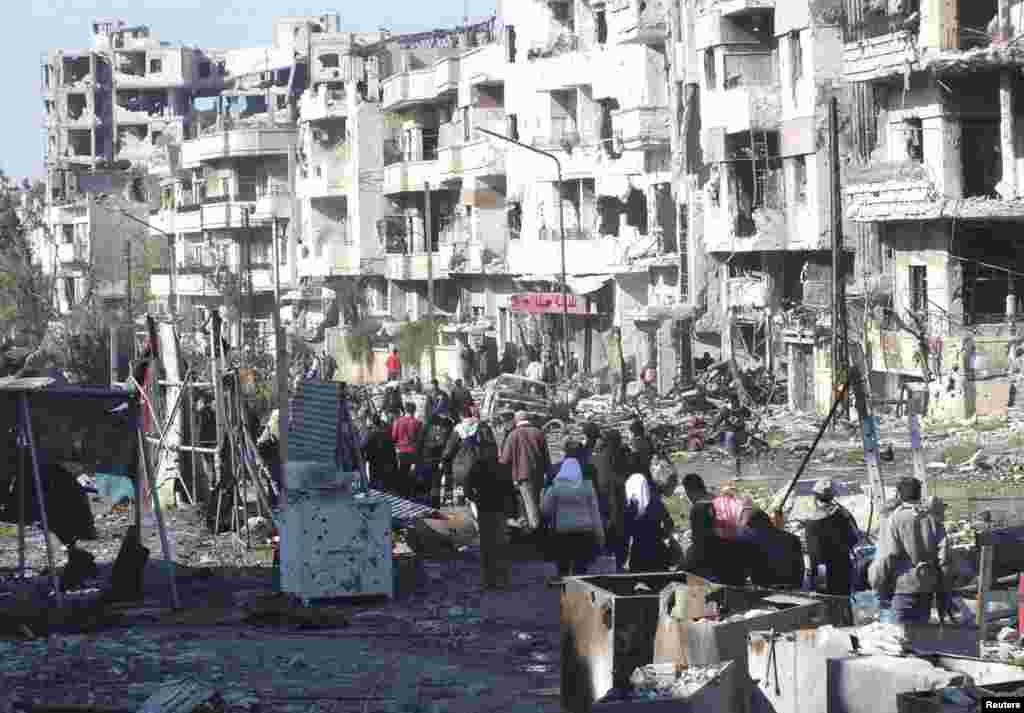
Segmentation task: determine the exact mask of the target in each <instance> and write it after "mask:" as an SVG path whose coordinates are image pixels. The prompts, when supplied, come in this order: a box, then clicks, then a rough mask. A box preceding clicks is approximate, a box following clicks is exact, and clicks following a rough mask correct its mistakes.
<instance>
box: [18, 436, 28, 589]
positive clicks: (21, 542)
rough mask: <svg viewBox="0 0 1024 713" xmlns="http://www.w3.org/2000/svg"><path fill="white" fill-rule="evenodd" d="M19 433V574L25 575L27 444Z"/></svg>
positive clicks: (22, 576)
mask: <svg viewBox="0 0 1024 713" xmlns="http://www.w3.org/2000/svg"><path fill="white" fill-rule="evenodd" d="M23 440H24V439H22V437H21V434H20V433H19V434H18V439H17V444H18V576H19V577H21V578H22V579H24V577H25V517H26V514H25V509H26V508H25V444H24V443H23Z"/></svg>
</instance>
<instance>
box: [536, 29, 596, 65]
mask: <svg viewBox="0 0 1024 713" xmlns="http://www.w3.org/2000/svg"><path fill="white" fill-rule="evenodd" d="M585 49H587V44H586V42H585V41H584V40H583V39H582V38H581V36H580V35H577V34H576V33H574V32H563V33H562V34H560V35H558V36H557V37H555V38H554V39H553V40H551V42H548V43H546V44H543V45H536V46H534V47H532V48H530V50H529V51H528V52H527V53H526V58H527V59H528V60H531V61H533V60H537V59H547V58H549V57H558V56H560V55H563V54H568V53H570V52H579V51H581V50H585Z"/></svg>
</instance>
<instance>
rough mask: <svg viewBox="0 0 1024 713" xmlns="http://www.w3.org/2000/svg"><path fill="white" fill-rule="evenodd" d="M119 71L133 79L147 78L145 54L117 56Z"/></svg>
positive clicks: (120, 54) (134, 53) (127, 53)
mask: <svg viewBox="0 0 1024 713" xmlns="http://www.w3.org/2000/svg"><path fill="white" fill-rule="evenodd" d="M117 71H118V72H120V73H121V74H127V75H130V76H132V77H144V76H146V53H145V52H120V53H118V55H117Z"/></svg>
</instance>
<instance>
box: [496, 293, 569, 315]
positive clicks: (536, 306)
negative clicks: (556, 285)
mask: <svg viewBox="0 0 1024 713" xmlns="http://www.w3.org/2000/svg"><path fill="white" fill-rule="evenodd" d="M511 305H512V309H513V310H515V311H517V312H531V313H534V314H544V313H558V312H561V311H562V294H561V293H560V292H528V293H526V294H521V295H512V298H511ZM565 307H566V311H567V312H570V313H571V314H586V313H587V308H586V305H585V304H584V303H583V302H582V301H581V300H579V299H578V298H577V296H576V295H566V296H565Z"/></svg>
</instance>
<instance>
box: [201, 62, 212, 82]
mask: <svg viewBox="0 0 1024 713" xmlns="http://www.w3.org/2000/svg"><path fill="white" fill-rule="evenodd" d="M210 69H211V65H210V61H209V60H207V59H204V60H203V61H202V62H200V63H199V78H200V79H207V78H208V77H209V76H210Z"/></svg>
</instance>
